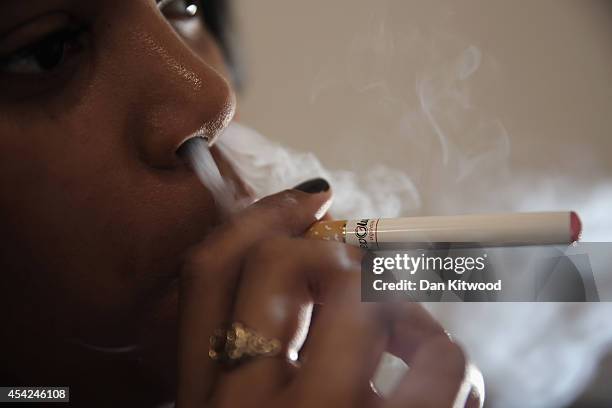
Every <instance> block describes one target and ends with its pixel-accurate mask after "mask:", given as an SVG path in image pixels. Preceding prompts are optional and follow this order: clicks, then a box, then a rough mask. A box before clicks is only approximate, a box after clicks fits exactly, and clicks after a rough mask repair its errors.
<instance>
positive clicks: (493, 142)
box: [219, 25, 612, 408]
mask: <svg viewBox="0 0 612 408" xmlns="http://www.w3.org/2000/svg"><path fill="white" fill-rule="evenodd" d="M413 34H414V35H413V36H412V37H410V38H409V39H408V40H407V41H404V42H403V41H401V40H402V39H399V40H398V39H394V38H392V37H390V36H391V35H392V34H391V33H389V31H387V30H385V27H384V25H380V26H377V27H376V29H375V30H373V31H369V32H368V33H367V36H366V37H365V38H359V41H355V44H354V45H353V46H351V47H350V53H349V55H348V60H349V64H348V65H350V67H351V68H350V70H349V72H348V75H347V76H346V78H345V79H344V81H346V82H348V83H349V85H350V86H351V87H353V89H355V90H356V91H358V92H361V93H366V94H368V95H377V96H378V97H379V98H380V100H381V105H380V106H381V107H382V108H381V109H383V110H385V112H386V111H387V110H388V109H395V110H399V111H401V110H402V109H403V107H404V106H406V104H404V103H403V102H402V97H401V95H398V92H401V91H402V90H401V89H400V90H399V91H397V90H394V88H393V87H392V86H389V84H388V81H387V78H386V76H385V73H386V71H385V70H386V67H388V66H390V65H393V64H394V62H395V60H394V59H393V56H394V55H396V54H397V53H398V52H407V53H413V54H415V55H417V56H418V57H423V56H426V57H427V58H421V59H419V58H412V59H409V60H413V61H414V60H419V61H426V62H423V63H422V64H423V66H422V69H421V70H417V71H418V72H417V73H416V77H415V82H414V90H413V91H414V93H415V94H416V96H417V98H418V105H419V109H418V110H416V111H406V112H401V117H400V118H399V119H398V120H397V122H398V126H397V128H398V129H399V131H400V132H401V135H402V140H403V142H404V143H405V144H404V145H398V144H395V145H391V146H393V148H395V149H401V148H404V147H406V149H407V150H408V149H409V150H410V155H411V156H410V157H411V160H406V162H405V163H396V164H395V165H394V167H390V166H386V165H382V164H381V165H378V166H376V167H374V168H367V169H363V168H360V169H358V171H345V170H328V169H326V168H325V167H324V166H323V165H322V164H321V162H320V161H319V160H318V159H317V158H316V157H315V156H314V155H313V154H311V153H298V152H295V151H291V150H290V149H286V148H284V147H282V146H280V145H279V144H276V143H273V142H271V141H269V140H267V139H266V138H264V137H263V136H262V135H260V134H259V133H257V132H255V131H254V130H251V129H249V128H246V127H244V126H242V125H239V124H235V123H234V124H232V125H230V127H229V128H228V130H227V131H226V132H225V135H224V136H223V137H221V138H220V142H219V146H220V148H221V150H222V151H223V153H224V154H225V155H226V156H227V157H228V158H229V159H230V160H231V161H232V163H233V165H234V166H235V168H236V170H237V171H238V173H239V174H241V175H242V177H243V178H244V179H245V180H246V181H247V182H248V184H250V185H251V186H252V187H253V188H254V190H255V191H256V192H257V194H258V195H260V196H264V195H267V194H271V193H274V192H277V191H279V190H282V189H284V188H289V187H291V186H294V185H296V184H298V183H300V182H302V181H304V180H307V179H309V178H313V177H325V178H327V179H328V180H329V181H330V182H331V184H332V187H333V189H334V193H335V201H334V205H333V207H332V209H331V212H332V214H333V215H334V216H336V217H338V218H357V217H372V216H379V217H392V216H399V215H412V214H418V213H423V212H427V213H429V214H449V213H456V214H457V213H474V212H480V211H535V210H575V211H577V212H578V213H579V214H580V216H581V218H582V221H583V230H584V233H583V239H584V240H587V241H589V240H591V241H596V240H600V241H604V240H607V241H610V238H611V235H612V217H610V215H609V204H608V203H610V202H612V187H611V185H610V184H609V183H606V182H602V183H599V182H597V180H595V179H593V180H590V181H585V180H584V178H580V177H578V176H576V177H573V176H572V175H567V174H542V173H538V172H534V171H531V170H529V169H527V168H525V169H516V168H512V167H511V166H510V164H509V156H510V153H511V150H510V149H511V144H510V139H511V137H510V135H509V134H508V132H507V131H506V129H505V127H504V126H503V124H502V123H501V122H500V120H498V119H497V118H495V117H492V116H491V115H489V114H487V113H486V110H485V109H484V108H483V107H478V106H475V105H474V102H473V100H472V98H471V95H470V86H469V81H470V79H471V78H472V76H473V75H475V74H476V73H477V72H478V70H479V68H480V67H481V65H482V64H483V62H484V61H485V60H486V55H483V52H482V51H481V50H480V49H479V48H478V47H476V46H475V45H473V44H470V43H466V44H464V46H462V47H455V48H457V49H458V53H457V55H456V56H455V57H454V58H451V59H448V58H446V57H443V56H440V55H436V54H435V53H432V52H431V51H430V50H432V49H433V50H435V49H436V48H439V47H438V45H436V41H453V42H457V41H458V40H457V39H456V37H452V36H450V37H449V36H436V37H427V36H424V35H423V34H422V33H413ZM449 38H452V40H449ZM398 44H401V45H403V44H406V49H405V50H401V49H400V47H399V46H398ZM368 53H371V54H373V55H370V54H368ZM363 61H366V62H368V64H363V63H360V62H363ZM341 82H342V79H340V78H331V79H330V78H329V77H326V76H325V75H322V76H320V77H318V78H317V80H316V83H315V84H314V85H313V93H312V95H311V101H312V102H313V103H316V101H317V100H318V98H321V95H322V93H323V90H324V89H325V88H326V87H329V86H334V84H337V83H341ZM560 114H561V113H560ZM383 146H384V144H383ZM371 148H372V149H376V148H377V146H371ZM564 149H567V148H566V147H564V146H555V145H554V144H552V143H551V146H550V150H549V151H547V152H545V153H543V154H546V155H549V156H553V157H563V156H568V155H569V154H570V153H568V152H567V151H564ZM587 153H588V151H587ZM378 154H379V157H381V158H384V157H385V151H380V148H379V152H378ZM572 156H573V155H572ZM409 174H411V175H413V174H419V177H418V180H415V178H414V177H410V176H409ZM609 258H610V257H608V259H600V260H598V262H599V263H600V265H606V264H609V262H610V261H612V259H609ZM600 270H606V269H604V268H600ZM595 279H596V281H597V282H598V284H599V286H600V288H603V289H604V290H612V280H611V279H610V278H609V277H606V276H595ZM427 307H428V308H429V309H430V310H431V312H432V313H434V314H435V315H436V316H437V317H438V318H439V319H440V320H441V321H442V322H443V323H444V325H445V327H446V328H447V329H448V330H449V331H450V332H451V333H452V334H453V336H454V338H455V339H457V340H458V341H459V342H460V343H461V344H463V345H464V347H465V348H466V350H467V352H468V353H469V355H470V357H471V358H472V359H473V361H474V362H475V363H477V364H478V365H479V366H480V367H481V369H482V370H483V372H484V375H485V379H486V381H487V386H488V389H487V391H488V393H489V394H490V395H491V398H490V400H489V403H490V406H493V407H509V408H514V407H520V406H529V407H542V408H547V407H551V408H552V407H559V406H563V405H567V404H569V403H570V402H571V401H572V399H573V398H575V396H576V395H577V394H578V393H579V392H580V391H581V390H582V389H583V387H584V386H585V384H587V383H588V381H589V379H590V378H591V376H592V375H593V374H594V371H595V369H596V367H597V362H598V361H599V359H600V357H601V355H602V354H603V353H604V352H606V350H608V349H609V347H610V343H611V341H612V325H609V322H608V321H609V316H611V315H612V305H609V304H605V303H602V304H555V303H548V304H543V303H538V304H531V303H512V304H478V303H474V304H457V303H453V304H428V305H427Z"/></svg>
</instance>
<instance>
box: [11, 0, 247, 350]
mask: <svg viewBox="0 0 612 408" xmlns="http://www.w3.org/2000/svg"><path fill="white" fill-rule="evenodd" d="M167 3H168V4H167V5H166V6H165V8H164V9H163V10H162V11H165V13H164V12H162V11H160V10H159V9H158V5H156V4H155V1H154V0H130V1H125V0H96V1H77V0H30V1H28V2H23V1H20V0H4V1H2V2H1V3H0V90H1V91H0V163H1V166H2V167H1V168H2V171H0V219H1V220H2V221H1V225H2V237H3V238H2V244H1V248H0V262H1V263H2V274H3V278H2V282H3V283H2V284H1V287H0V288H1V289H0V290H1V293H0V298H1V299H3V301H2V303H3V304H2V308H3V310H4V311H7V313H6V314H5V313H3V316H4V318H5V319H9V322H11V324H16V327H17V329H16V330H15V332H16V333H21V332H23V330H30V329H31V330H33V332H36V331H44V332H46V333H47V334H48V335H49V337H48V338H44V341H45V342H53V341H55V340H53V337H54V336H55V335H56V333H57V334H58V335H60V336H61V338H62V339H69V340H67V341H73V342H75V343H88V344H93V345H96V346H104V347H107V346H108V347H111V346H112V347H115V346H117V347H118V346H125V345H131V344H139V343H142V342H146V341H147V339H148V340H151V339H154V340H155V341H157V339H158V337H159V336H161V334H160V333H158V332H156V330H162V331H163V330H166V329H168V328H170V327H172V325H173V324H174V320H175V313H176V312H175V307H176V289H175V282H176V279H177V273H178V270H179V267H180V262H181V254H182V253H183V252H184V251H185V249H186V248H188V247H189V246H190V245H192V244H193V243H195V242H197V241H199V240H201V239H202V237H203V236H204V235H205V234H206V232H207V231H208V230H209V229H210V228H211V227H212V226H214V225H215V224H216V223H218V221H219V213H218V211H217V209H216V208H215V205H214V202H213V200H212V197H211V196H210V194H209V193H208V192H207V191H206V190H205V189H204V188H203V187H202V186H201V185H200V183H199V182H198V180H197V179H196V177H195V176H194V174H193V173H192V172H191V171H190V170H189V168H188V167H187V166H186V165H185V164H184V163H183V162H182V161H181V160H180V158H179V157H178V156H177V153H176V152H177V149H178V148H179V146H180V145H181V143H182V142H184V141H185V140H186V139H187V138H189V137H190V136H191V135H193V134H194V133H196V132H201V131H203V132H205V133H206V135H207V136H208V137H210V138H214V137H215V135H217V134H218V133H219V131H220V130H221V129H223V128H224V127H225V126H226V125H227V123H228V122H229V121H230V120H231V119H232V117H233V115H234V109H235V102H234V95H233V93H232V89H231V87H230V85H229V84H228V82H227V80H226V79H224V74H223V72H224V68H223V61H222V57H221V55H220V53H219V50H218V48H217V47H216V45H215V43H214V40H213V39H212V37H211V36H210V34H208V33H207V31H206V28H205V27H204V25H203V23H202V19H201V16H191V13H192V11H193V7H189V8H188V7H187V6H189V5H190V4H191V3H189V2H185V1H184V0H171V1H170V2H167ZM216 154H217V157H218V158H219V155H218V153H216ZM220 160H222V158H221V159H220ZM221 165H222V166H223V163H221ZM228 171H231V170H228ZM168 330H169V329H168ZM172 334H174V333H172ZM37 341H42V339H41V338H39V339H38V340H37ZM160 342H161V340H160Z"/></svg>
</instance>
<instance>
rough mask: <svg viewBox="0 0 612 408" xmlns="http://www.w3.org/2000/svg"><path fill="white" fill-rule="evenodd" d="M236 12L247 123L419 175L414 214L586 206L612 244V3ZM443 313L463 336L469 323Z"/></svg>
mask: <svg viewBox="0 0 612 408" xmlns="http://www.w3.org/2000/svg"><path fill="white" fill-rule="evenodd" d="M235 11H236V13H237V23H238V24H237V25H238V30H239V38H240V45H241V48H242V51H243V52H242V59H243V61H242V62H243V64H244V66H245V68H246V73H247V77H246V87H245V92H244V93H243V95H242V96H241V99H240V119H241V121H242V122H244V123H246V124H248V125H250V126H252V127H254V128H256V129H257V130H259V131H260V132H262V133H263V134H264V135H266V136H268V137H269V138H272V139H274V140H276V141H279V142H281V143H283V144H284V145H286V146H289V147H291V148H294V149H296V150H300V151H311V152H314V153H315V154H316V155H317V156H318V157H319V158H320V159H321V160H322V162H323V163H324V164H325V165H326V166H327V167H330V168H332V169H348V170H352V171H355V172H357V173H367V172H369V171H371V170H372V169H375V168H377V166H384V168H385V169H390V170H400V171H402V172H404V173H406V174H407V175H408V176H409V177H410V178H411V179H412V180H413V182H414V184H415V186H416V187H417V189H418V191H419V193H420V202H419V203H418V204H419V205H418V206H414V205H411V206H407V207H405V208H402V209H401V212H402V213H421V214H439V213H462V212H477V211H502V210H539V209H542V210H544V209H556V208H559V209H576V210H578V211H580V212H581V215H582V217H583V220H584V224H585V237H586V238H587V239H589V240H611V239H610V235H611V231H612V230H611V229H610V227H611V226H612V215H610V213H609V211H608V209H609V208H610V207H611V206H612V188H611V187H610V186H611V183H610V175H611V174H612V160H609V156H610V154H611V152H612V138H611V137H610V136H611V130H612V112H611V111H610V110H611V102H612V70H611V65H612V64H611V63H612V3H611V2H609V1H605V0H602V1H597V0H588V1H586V0H585V1H571V0H540V1H532V2H513V1H501V0H490V1H485V0H463V1H460V2H458V1H454V0H427V1H414V0H380V1H376V2H371V1H365V0H334V1H322V0H311V1H308V2H288V1H282V0H258V1H246V0H236V1H235ZM494 306H499V305H494ZM449 307H453V306H449ZM439 309H440V310H438V313H439V314H440V316H441V317H442V318H443V319H444V320H445V321H447V324H448V325H449V326H451V327H452V326H453V325H456V326H458V327H459V328H458V329H457V331H459V332H460V331H461V327H464V326H463V324H462V323H461V319H460V317H457V316H458V315H459V314H460V313H459V312H457V310H451V309H447V310H446V311H445V310H443V309H444V307H440V308H439ZM462 310H464V311H467V310H468V309H462ZM526 311H527V309H525V310H523V311H522V312H521V313H526V314H527V315H528V314H529V313H527V312H526ZM479 313H480V314H483V312H482V310H480V311H478V310H476V309H475V308H472V309H470V313H469V315H468V318H469V317H470V316H471V317H474V316H479ZM581 313H582V312H581V311H578V312H576V313H575V314H574V316H579V318H580V316H581ZM534 314H535V312H534ZM464 315H465V314H464ZM483 316H484V317H482V318H483V319H486V318H488V319H494V316H493V315H491V314H488V315H486V313H485V314H483ZM515 317H516V316H515ZM557 317H558V316H557ZM565 318H566V319H568V320H570V318H569V317H565ZM536 320H537V319H536ZM483 321H485V320H483ZM514 323H515V324H518V323H517V321H516V320H515V321H514ZM524 329H525V328H521V327H520V325H519V326H518V327H514V328H512V330H516V331H518V330H524ZM506 330H510V329H506ZM451 331H452V330H451ZM568 333H570V332H568ZM571 333H574V332H571ZM574 334H575V333H574ZM577 335H578V336H580V335H582V334H581V333H579V334H577ZM468 337H469V336H468ZM602 344H603V343H602ZM501 346H502V345H500V347H501ZM473 347H474V346H473ZM551 347H552V346H551ZM469 348H470V347H468V349H469ZM563 352H566V351H563ZM594 353H595V351H594ZM541 364H547V362H546V361H543V362H541ZM608 375H609V371H608ZM604 378H605V377H604ZM568 381H571V379H569V380H568ZM578 382H579V381H578ZM609 392H610V391H609V390H606V388H605V386H604V387H602V386H601V385H600V386H599V388H597V387H594V388H593V389H592V390H591V391H590V393H589V395H588V396H586V397H584V398H586V399H587V400H588V399H589V398H590V401H592V402H594V401H596V400H597V399H598V398H599V400H600V402H601V401H603V400H604V399H605V398H608V397H609V395H608V394H609ZM558 401H563V399H562V398H561V399H560V400H558ZM610 401H612V400H609V401H608V402H601V404H602V405H599V406H610V405H611V404H612V402H610ZM505 406H509V405H505ZM524 406H531V405H530V404H529V402H528V401H527V402H526V404H525V405H524ZM541 406H547V405H541ZM548 406H550V405H548ZM552 406H554V405H552Z"/></svg>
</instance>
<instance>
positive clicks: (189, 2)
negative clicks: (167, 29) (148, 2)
mask: <svg viewBox="0 0 612 408" xmlns="http://www.w3.org/2000/svg"><path fill="white" fill-rule="evenodd" d="M158 7H159V9H160V10H161V12H162V13H163V14H164V16H166V18H167V19H174V20H182V19H189V18H192V17H195V16H197V15H198V13H199V12H200V7H199V6H198V2H197V1H196V0H166V1H164V0H162V1H161V2H160V3H159V5H158Z"/></svg>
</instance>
